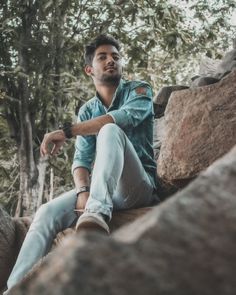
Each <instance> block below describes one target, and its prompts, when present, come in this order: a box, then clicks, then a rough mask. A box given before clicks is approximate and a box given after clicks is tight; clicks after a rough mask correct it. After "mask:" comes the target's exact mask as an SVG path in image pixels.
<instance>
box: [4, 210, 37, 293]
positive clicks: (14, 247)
mask: <svg viewBox="0 0 236 295" xmlns="http://www.w3.org/2000/svg"><path fill="white" fill-rule="evenodd" d="M30 222H31V219H30V218H27V217H22V218H11V217H10V216H9V215H8V214H7V212H6V211H4V210H3V209H2V208H1V207H0V292H1V289H3V288H4V287H5V286H6V282H7V279H8V277H9V274H10V273H11V270H12V268H13V266H14V264H15V261H16V258H17V256H18V253H19V250H20V247H21V245H22V243H23V241H24V238H25V235H26V233H27V231H28V228H29V225H30Z"/></svg>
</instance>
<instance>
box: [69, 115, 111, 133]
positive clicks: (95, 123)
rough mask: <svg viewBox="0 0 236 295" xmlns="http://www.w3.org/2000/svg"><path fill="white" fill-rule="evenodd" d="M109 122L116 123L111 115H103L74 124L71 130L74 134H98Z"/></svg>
mask: <svg viewBox="0 0 236 295" xmlns="http://www.w3.org/2000/svg"><path fill="white" fill-rule="evenodd" d="M108 123H114V120H113V118H112V117H111V116H109V115H103V116H99V117H97V118H94V119H91V120H88V121H83V122H80V123H77V124H74V125H73V126H72V127H71V132H72V135H73V136H76V135H94V134H97V133H98V132H99V130H100V129H101V128H102V127H103V126H104V125H106V124H108Z"/></svg>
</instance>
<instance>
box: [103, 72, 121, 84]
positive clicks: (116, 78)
mask: <svg viewBox="0 0 236 295" xmlns="http://www.w3.org/2000/svg"><path fill="white" fill-rule="evenodd" d="M120 79H121V73H114V74H106V73H105V74H103V75H102V76H101V79H100V81H101V82H103V83H105V84H107V85H118V84H119V83H120Z"/></svg>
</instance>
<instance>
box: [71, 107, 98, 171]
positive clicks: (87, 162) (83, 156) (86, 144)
mask: <svg viewBox="0 0 236 295" xmlns="http://www.w3.org/2000/svg"><path fill="white" fill-rule="evenodd" d="M89 119H90V114H89V112H88V111H87V110H86V108H85V109H84V108H81V109H80V111H79V115H78V120H77V122H82V121H86V120H89ZM95 148H96V141H95V135H88V136H81V135H78V136H77V137H76V141H75V153H74V160H73V164H72V167H71V170H72V174H73V172H74V170H75V169H76V168H78V167H84V168H87V169H88V171H90V172H91V169H92V163H93V161H94V157H95Z"/></svg>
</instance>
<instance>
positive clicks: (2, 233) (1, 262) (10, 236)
mask: <svg viewBox="0 0 236 295" xmlns="http://www.w3.org/2000/svg"><path fill="white" fill-rule="evenodd" d="M0 241H1V242H0V290H1V289H3V287H4V286H5V283H6V280H7V278H8V276H9V274H10V271H11V268H12V266H13V264H14V262H15V249H14V244H15V224H14V222H13V220H12V219H11V217H10V216H9V215H8V214H7V213H6V211H4V210H3V209H2V208H1V207H0Z"/></svg>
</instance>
